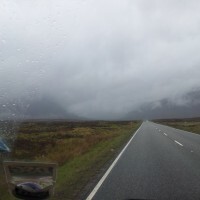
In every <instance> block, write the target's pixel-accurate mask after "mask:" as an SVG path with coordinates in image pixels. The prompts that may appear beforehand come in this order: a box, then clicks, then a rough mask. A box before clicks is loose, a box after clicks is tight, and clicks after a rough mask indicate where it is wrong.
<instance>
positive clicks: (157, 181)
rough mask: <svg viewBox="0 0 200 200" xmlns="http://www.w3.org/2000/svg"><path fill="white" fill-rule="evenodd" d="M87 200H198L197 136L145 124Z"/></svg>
mask: <svg viewBox="0 0 200 200" xmlns="http://www.w3.org/2000/svg"><path fill="white" fill-rule="evenodd" d="M117 159H118V160H116V161H115V162H114V163H113V165H112V166H111V167H110V169H109V170H108V171H107V173H106V174H105V175H104V177H103V178H102V179H101V180H100V182H99V183H98V184H97V186H96V187H95V188H94V190H93V191H92V193H91V194H90V195H89V196H88V198H87V200H90V199H92V200H125V199H127V200H128V199H129V200H130V199H172V200H173V199H187V200H188V199H194V200H196V199H197V200H199V199H200V135H197V134H193V133H189V132H186V131H181V130H177V129H174V128H170V127H168V126H163V125H158V124H155V123H152V122H144V123H143V124H142V126H141V127H140V128H139V130H138V131H137V132H136V134H135V136H134V137H133V138H132V140H131V141H130V143H129V145H128V146H127V148H126V149H125V150H124V151H123V152H122V154H121V156H119V157H118V158H117Z"/></svg>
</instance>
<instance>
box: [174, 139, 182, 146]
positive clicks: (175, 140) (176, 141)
mask: <svg viewBox="0 0 200 200" xmlns="http://www.w3.org/2000/svg"><path fill="white" fill-rule="evenodd" d="M174 142H176V143H177V144H179V145H180V146H183V145H182V144H181V143H180V142H178V141H176V140H174Z"/></svg>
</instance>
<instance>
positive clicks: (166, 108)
mask: <svg viewBox="0 0 200 200" xmlns="http://www.w3.org/2000/svg"><path fill="white" fill-rule="evenodd" d="M199 116H200V91H193V92H190V93H188V94H186V95H185V96H184V97H183V98H182V100H181V101H177V102H172V101H170V100H168V99H163V100H160V101H157V102H151V103H147V104H144V105H142V106H141V107H140V108H139V109H138V110H135V111H132V112H130V113H128V114H127V115H126V116H125V117H124V118H125V119H127V120H133V119H166V118H192V117H199Z"/></svg>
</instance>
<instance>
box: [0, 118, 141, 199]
mask: <svg viewBox="0 0 200 200" xmlns="http://www.w3.org/2000/svg"><path fill="white" fill-rule="evenodd" d="M139 125H140V122H105V121H95V122H65V121H57V122H55V121H54V122H53V121H51V122H24V123H22V124H21V125H20V126H19V133H18V137H17V139H16V141H15V145H14V149H13V151H12V155H11V158H12V160H25V161H50V162H56V163H58V166H59V167H58V174H57V184H56V190H55V197H54V199H60V200H62V199H79V197H80V195H81V193H82V192H83V191H84V190H85V189H84V188H85V186H86V185H87V184H88V183H89V182H91V181H92V180H93V179H94V178H95V177H96V175H97V174H98V173H99V171H100V169H102V167H103V166H105V164H106V163H107V162H108V161H109V160H111V159H112V158H113V157H114V156H115V155H116V154H117V152H119V150H120V148H121V147H122V146H123V145H124V144H125V143H126V142H127V141H128V139H129V138H130V137H131V135H132V134H133V132H134V131H135V130H136V129H137V128H138V127H139ZM0 177H1V179H0V194H1V195H0V200H1V199H5V200H7V199H8V200H11V199H13V198H12V197H10V196H9V195H8V192H7V189H6V188H7V187H6V184H5V180H4V177H3V172H2V168H1V167H0Z"/></svg>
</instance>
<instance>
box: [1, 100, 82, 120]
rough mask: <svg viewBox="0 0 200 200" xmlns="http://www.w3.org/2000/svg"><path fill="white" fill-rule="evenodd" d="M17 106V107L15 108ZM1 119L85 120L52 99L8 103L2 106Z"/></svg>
mask: <svg viewBox="0 0 200 200" xmlns="http://www.w3.org/2000/svg"><path fill="white" fill-rule="evenodd" d="M13 105H15V106H13ZM0 117H1V118H3V119H22V120H23V119H65V120H84V119H82V118H81V117H79V116H77V115H75V114H73V113H71V112H69V111H67V110H66V108H64V107H62V106H61V105H60V104H59V103H57V102H56V101H54V100H53V99H52V98H50V97H43V98H40V99H37V100H36V99H32V100H31V101H28V100H21V101H20V103H15V104H13V102H7V104H6V106H0Z"/></svg>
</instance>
